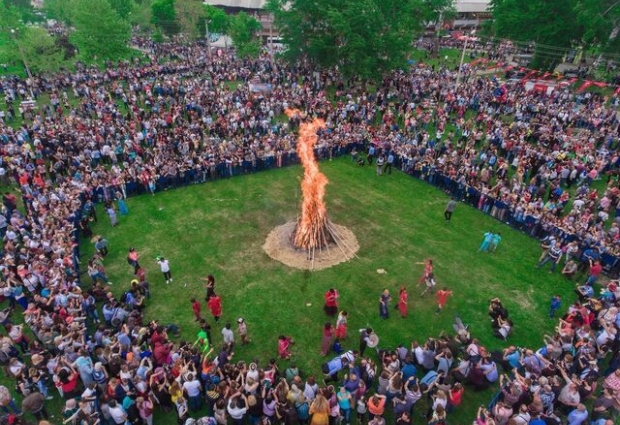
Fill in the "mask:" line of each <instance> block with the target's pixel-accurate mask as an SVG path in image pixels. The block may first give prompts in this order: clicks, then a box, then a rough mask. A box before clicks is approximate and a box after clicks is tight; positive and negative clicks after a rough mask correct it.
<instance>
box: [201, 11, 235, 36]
mask: <svg viewBox="0 0 620 425" xmlns="http://www.w3.org/2000/svg"><path fill="white" fill-rule="evenodd" d="M202 6H203V8H204V12H205V14H204V18H203V20H204V19H208V20H209V32H210V33H213V34H228V28H229V26H230V17H229V16H228V15H227V14H226V12H224V11H223V10H222V9H220V8H219V7H215V6H212V5H210V4H204V3H203V5H202ZM201 23H202V28H204V22H201Z"/></svg>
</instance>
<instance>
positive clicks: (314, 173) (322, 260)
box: [264, 110, 359, 269]
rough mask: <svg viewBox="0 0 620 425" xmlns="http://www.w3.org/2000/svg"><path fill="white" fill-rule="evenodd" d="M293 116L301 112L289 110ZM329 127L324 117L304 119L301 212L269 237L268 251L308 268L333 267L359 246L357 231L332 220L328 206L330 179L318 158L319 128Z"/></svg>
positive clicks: (299, 149) (300, 144)
mask: <svg viewBox="0 0 620 425" xmlns="http://www.w3.org/2000/svg"><path fill="white" fill-rule="evenodd" d="M286 114H287V115H288V116H289V117H292V116H294V115H296V114H301V113H300V112H299V111H297V110H287V111H286ZM323 127H325V122H324V121H323V120H321V119H314V120H312V121H304V122H302V123H301V125H300V128H299V141H298V144H297V154H298V156H299V159H300V161H301V164H302V166H303V168H304V176H303V179H302V181H301V192H302V202H301V214H300V216H299V217H298V218H297V220H296V221H295V222H289V223H286V224H284V225H282V226H279V227H277V228H276V229H274V230H273V231H272V232H271V233H270V234H269V236H268V237H267V242H266V244H265V246H264V248H265V251H267V253H268V254H269V255H270V256H271V257H272V258H274V259H276V260H278V261H282V262H283V263H285V264H287V265H290V266H293V267H297V268H304V269H315V268H324V267H330V266H332V265H335V264H338V263H340V262H342V261H348V260H349V259H350V258H351V257H353V256H355V252H356V251H357V250H358V249H359V245H358V244H357V239H356V238H355V235H353V233H352V232H351V231H350V230H348V229H347V228H346V227H343V226H339V225H337V224H334V223H332V222H331V221H330V220H329V218H328V216H327V208H326V207H325V200H324V198H325V187H326V186H327V183H329V180H328V179H327V177H326V176H325V174H323V173H322V172H321V171H320V170H319V165H318V163H317V161H316V159H315V158H314V147H315V145H316V143H317V140H318V136H317V131H318V130H320V129H321V128H323Z"/></svg>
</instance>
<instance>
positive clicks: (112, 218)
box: [105, 202, 118, 227]
mask: <svg viewBox="0 0 620 425" xmlns="http://www.w3.org/2000/svg"><path fill="white" fill-rule="evenodd" d="M105 210H106V212H107V213H108V217H110V226H112V227H116V225H117V224H118V219H117V218H116V211H115V210H114V205H112V202H109V203H108V205H107V206H106V209H105Z"/></svg>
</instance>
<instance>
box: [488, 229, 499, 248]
mask: <svg viewBox="0 0 620 425" xmlns="http://www.w3.org/2000/svg"><path fill="white" fill-rule="evenodd" d="M501 241H502V234H501V233H500V232H497V233H493V240H491V246H489V251H491V252H495V251H497V247H498V246H499V243H500V242H501Z"/></svg>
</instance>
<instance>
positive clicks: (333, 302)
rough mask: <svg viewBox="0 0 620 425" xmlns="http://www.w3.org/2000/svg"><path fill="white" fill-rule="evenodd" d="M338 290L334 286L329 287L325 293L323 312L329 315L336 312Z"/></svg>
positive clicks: (331, 315)
mask: <svg viewBox="0 0 620 425" xmlns="http://www.w3.org/2000/svg"><path fill="white" fill-rule="evenodd" d="M338 296H339V295H338V291H337V290H335V289H334V288H329V290H328V291H327V292H326V293H325V306H324V307H323V309H324V310H325V314H327V315H328V316H330V317H334V316H335V315H336V313H338Z"/></svg>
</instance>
